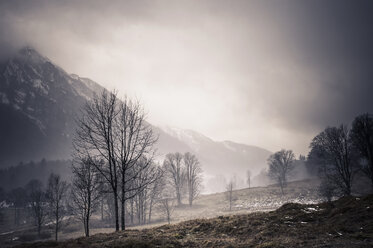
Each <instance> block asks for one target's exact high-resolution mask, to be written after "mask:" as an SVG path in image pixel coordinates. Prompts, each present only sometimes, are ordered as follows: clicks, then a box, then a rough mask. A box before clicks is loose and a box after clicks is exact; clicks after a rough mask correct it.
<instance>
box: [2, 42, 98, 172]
mask: <svg viewBox="0 0 373 248" xmlns="http://www.w3.org/2000/svg"><path fill="white" fill-rule="evenodd" d="M99 89H102V87H101V86H99V85H98V84H96V83H94V82H93V81H90V80H88V79H83V78H79V77H78V76H75V75H69V74H68V73H66V72H65V71H64V70H63V69H61V68H60V67H58V66H56V65H55V64H53V63H52V62H51V61H50V60H49V59H47V58H45V57H43V56H41V55H40V54H39V53H37V52H36V51H35V50H34V49H32V48H29V47H26V48H23V49H21V50H20V51H19V52H18V54H16V55H15V56H14V57H12V58H10V59H9V60H7V61H5V62H3V63H1V64H0V117H1V122H0V164H1V166H7V165H10V164H13V163H16V162H19V161H22V160H31V159H40V158H42V157H45V158H47V159H56V158H68V157H69V154H70V145H71V139H72V135H73V132H74V118H75V115H76V113H77V110H78V109H79V108H80V107H81V106H82V105H83V104H84V102H85V100H86V99H88V98H90V97H92V94H93V92H94V91H95V90H99Z"/></svg>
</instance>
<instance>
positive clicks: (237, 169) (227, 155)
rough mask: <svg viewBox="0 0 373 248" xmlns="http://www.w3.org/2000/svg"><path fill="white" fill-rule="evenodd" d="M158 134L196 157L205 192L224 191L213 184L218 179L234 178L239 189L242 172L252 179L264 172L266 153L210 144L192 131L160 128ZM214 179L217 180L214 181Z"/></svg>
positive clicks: (227, 143) (235, 145)
mask: <svg viewBox="0 0 373 248" xmlns="http://www.w3.org/2000/svg"><path fill="white" fill-rule="evenodd" d="M161 130H163V131H164V133H166V134H168V135H170V136H172V137H174V138H175V139H177V140H178V141H179V142H182V143H184V144H185V145H187V150H188V151H191V152H193V153H195V154H196V155H197V157H198V158H199V160H200V162H201V165H202V168H203V171H204V174H205V177H206V178H205V179H206V180H205V181H206V183H205V187H207V189H206V191H208V192H217V191H222V190H224V187H225V185H223V187H221V185H214V184H215V183H213V182H214V181H222V180H220V179H221V178H225V180H229V179H230V178H233V177H235V178H236V180H237V184H238V187H240V186H241V187H243V186H244V185H243V184H244V181H245V180H246V178H245V177H246V171H247V170H250V171H251V172H252V173H253V175H255V174H258V173H259V172H260V171H261V170H262V169H265V168H267V158H268V157H269V156H270V155H271V152H270V151H268V150H265V149H263V148H259V147H256V146H249V145H244V144H238V143H234V142H232V141H223V142H217V141H213V140H212V139H210V138H208V137H206V136H204V135H203V134H200V133H198V132H196V131H192V130H183V129H179V128H175V127H167V126H165V127H162V128H161ZM161 136H162V135H161ZM181 152H182V150H181ZM217 178H218V179H219V178H220V179H219V180H216V179H217ZM208 181H211V182H210V183H209V182H208Z"/></svg>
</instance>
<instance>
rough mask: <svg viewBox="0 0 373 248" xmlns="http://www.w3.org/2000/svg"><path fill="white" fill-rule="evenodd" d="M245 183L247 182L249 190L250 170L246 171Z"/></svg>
mask: <svg viewBox="0 0 373 248" xmlns="http://www.w3.org/2000/svg"><path fill="white" fill-rule="evenodd" d="M246 177H247V178H246V182H247V184H248V185H249V188H250V186H251V170H247V171H246Z"/></svg>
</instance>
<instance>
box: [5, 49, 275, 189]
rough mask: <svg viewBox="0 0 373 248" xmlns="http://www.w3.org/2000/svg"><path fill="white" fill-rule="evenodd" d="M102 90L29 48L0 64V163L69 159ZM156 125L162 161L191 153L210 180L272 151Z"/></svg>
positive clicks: (241, 171)
mask: <svg viewBox="0 0 373 248" xmlns="http://www.w3.org/2000/svg"><path fill="white" fill-rule="evenodd" d="M104 89H105V88H104V87H102V86H101V85H99V84H98V83H96V82H94V81H93V80H91V79H89V78H86V77H80V76H78V75H76V74H69V73H67V72H66V71H64V70H63V69H62V68H61V67H59V66H57V65H55V64H54V63H53V62H51V61H50V60H49V59H48V58H47V57H44V56H42V55H40V54H39V53H38V52H37V51H36V50H34V49H33V48H30V47H25V48H23V49H21V50H20V51H19V53H18V54H17V55H16V56H14V57H12V58H9V59H8V60H7V61H5V62H1V63H0V116H1V117H2V121H1V123H0V167H4V166H9V165H12V164H15V163H18V162H20V161H28V160H40V159H41V158H46V159H68V158H70V150H71V142H72V137H73V135H74V130H75V122H74V120H75V117H76V115H77V113H78V110H79V109H80V108H81V107H82V106H83V104H84V103H85V102H86V100H89V99H91V98H92V97H93V95H94V94H96V93H99V92H100V91H102V90H104ZM5 116H6V118H5ZM153 128H154V130H155V132H156V133H158V134H159V142H158V144H157V149H158V153H159V159H160V160H161V159H162V158H163V157H164V156H165V155H166V154H167V153H170V152H182V153H184V152H193V153H195V154H196V156H197V157H198V158H199V160H200V163H201V165H202V168H203V171H204V176H205V178H206V179H211V178H214V177H217V176H219V175H224V176H225V177H227V179H229V177H233V176H234V175H237V176H241V177H242V175H245V174H246V171H247V170H248V169H250V170H252V172H254V173H258V172H259V171H260V170H261V169H263V168H265V167H266V159H267V157H268V156H269V155H270V154H271V152H270V151H268V150H265V149H262V148H260V147H255V146H249V145H244V144H239V143H236V142H233V141H219V142H217V141H214V140H212V139H210V138H209V137H207V136H205V135H203V134H201V133H198V132H196V131H194V130H183V129H175V128H174V129H172V128H165V127H163V128H162V127H156V126H153ZM242 179H243V180H244V178H242ZM213 188H215V186H213V187H212V189H210V190H211V191H215V190H214V189H213Z"/></svg>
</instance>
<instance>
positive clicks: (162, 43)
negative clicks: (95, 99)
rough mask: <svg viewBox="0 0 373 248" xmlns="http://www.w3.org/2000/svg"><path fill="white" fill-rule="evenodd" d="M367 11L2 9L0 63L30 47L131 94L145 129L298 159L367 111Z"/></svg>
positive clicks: (235, 5) (224, 5) (247, 4)
mask: <svg viewBox="0 0 373 248" xmlns="http://www.w3.org/2000/svg"><path fill="white" fill-rule="evenodd" d="M372 11H373V2H372V1H335V0H329V1H324V0H314V1H306V0H304V1H299V0H283V1H265V0H264V1H263V0H257V1H228V0H226V1H221V0H220V1H219V0H214V1H213V0H211V1H98V0H95V1H64V0H62V1H46V0H45V1H42V0H31V1H18V0H15V1H1V2H0V57H2V58H4V57H5V56H9V54H11V53H12V51H15V50H16V49H17V48H19V47H22V46H24V45H31V46H34V47H35V48H36V49H37V50H39V51H41V52H42V53H43V54H45V55H46V56H48V57H51V58H52V59H53V60H54V61H56V62H57V63H58V64H60V65H61V66H62V67H64V68H66V70H67V71H71V72H77V73H79V74H83V76H88V77H91V78H93V79H95V80H97V81H98V82H100V83H103V84H105V86H108V87H116V88H119V90H122V91H131V90H133V91H136V92H142V93H141V95H143V96H144V98H145V99H146V100H148V99H149V100H148V101H149V102H148V104H149V106H150V108H151V109H150V111H151V113H154V115H153V116H154V119H153V121H154V122H159V123H161V122H162V121H167V122H172V123H171V124H174V125H180V124H182V125H185V127H187V128H193V129H197V130H198V131H202V132H204V133H206V134H207V135H209V136H212V137H213V138H215V139H232V140H237V141H240V142H245V143H251V144H252V143H254V144H257V145H262V146H265V147H268V148H269V149H272V150H274V149H277V148H279V147H289V148H293V149H298V151H302V152H304V151H305V149H307V143H308V142H309V141H310V140H311V138H312V136H313V135H315V134H317V132H319V131H321V130H322V129H323V128H324V127H325V126H327V125H337V124H339V123H342V122H344V123H348V122H350V121H351V120H352V119H353V117H354V116H356V115H358V114H360V113H363V112H373V98H372V97H371V95H372V92H373V48H372V44H373V29H372V28H371V27H372V24H373V15H372V14H371V13H372ZM118 82H125V84H124V83H121V84H120V83H118ZM144 91H147V92H148V93H143V92H144ZM173 95H174V96H173ZM154 99H157V100H154ZM185 101H189V104H187V103H185ZM169 102H173V104H172V106H170V104H169ZM165 107H168V108H170V109H169V110H168V111H166V112H168V113H169V114H168V116H172V117H173V118H171V117H167V116H163V115H162V114H163V112H165V111H163V110H162V108H165ZM183 108H189V110H186V109H183ZM180 109H183V111H180ZM190 109H193V111H192V110H190ZM202 112H203V113H205V114H201V113H202ZM164 124H170V123H164ZM266 130H269V131H266ZM284 140H285V141H284ZM284 143H285V144H284ZM300 145H301V146H303V148H299V146H300Z"/></svg>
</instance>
